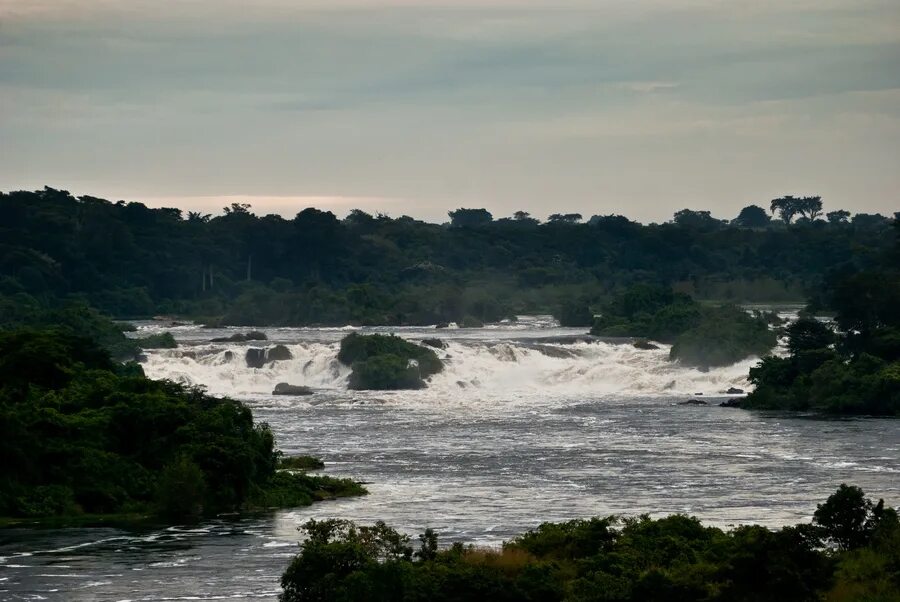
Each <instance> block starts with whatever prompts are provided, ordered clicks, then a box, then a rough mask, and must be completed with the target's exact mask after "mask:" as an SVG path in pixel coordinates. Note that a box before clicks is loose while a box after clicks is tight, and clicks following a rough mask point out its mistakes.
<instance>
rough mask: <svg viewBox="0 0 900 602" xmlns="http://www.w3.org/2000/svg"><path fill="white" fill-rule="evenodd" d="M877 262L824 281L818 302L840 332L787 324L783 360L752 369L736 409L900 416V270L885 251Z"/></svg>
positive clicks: (807, 323)
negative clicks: (831, 314) (752, 387)
mask: <svg viewBox="0 0 900 602" xmlns="http://www.w3.org/2000/svg"><path fill="white" fill-rule="evenodd" d="M897 232H898V239H897V240H898V242H897V244H898V249H900V227H898V228H897ZM882 264H883V267H881V268H879V269H873V270H868V271H865V272H852V271H851V272H844V273H841V274H835V275H832V276H831V277H829V278H828V279H827V283H826V286H825V287H824V288H823V290H822V292H821V294H820V296H819V297H818V299H817V301H816V303H817V304H820V305H824V306H825V307H828V308H830V309H832V310H834V311H835V314H836V316H835V322H836V325H837V331H835V329H833V328H832V327H831V326H830V325H827V324H823V323H821V322H818V321H816V320H811V319H800V320H798V321H797V322H795V323H793V324H791V325H789V326H788V327H787V329H786V332H787V335H788V352H789V355H788V357H787V358H783V359H766V360H764V361H763V362H762V364H760V365H759V366H757V367H755V368H752V369H751V370H750V381H751V382H752V383H753V384H754V385H755V386H756V388H755V390H754V391H753V392H752V393H750V395H748V396H747V398H746V399H745V400H743V402H742V404H741V407H745V408H753V409H784V410H811V411H816V412H823V413H828V414H871V415H880V416H898V415H900V309H898V308H900V272H898V271H897V267H896V263H895V257H893V256H892V255H891V254H890V253H887V254H885V255H884V256H883V258H882Z"/></svg>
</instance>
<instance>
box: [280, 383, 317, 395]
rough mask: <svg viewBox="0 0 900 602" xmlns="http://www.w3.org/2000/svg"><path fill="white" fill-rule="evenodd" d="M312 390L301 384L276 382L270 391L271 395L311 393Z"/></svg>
mask: <svg viewBox="0 0 900 602" xmlns="http://www.w3.org/2000/svg"><path fill="white" fill-rule="evenodd" d="M312 394H313V390H312V389H310V388H309V387H305V386H303V385H292V384H289V383H278V384H277V385H275V389H274V390H273V391H272V395H312Z"/></svg>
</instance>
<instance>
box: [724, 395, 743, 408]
mask: <svg viewBox="0 0 900 602" xmlns="http://www.w3.org/2000/svg"><path fill="white" fill-rule="evenodd" d="M743 406H744V400H743V399H742V398H740V397H735V398H733V399H727V400H725V401H723V402H722V403H720V404H719V407H720V408H741V407H743Z"/></svg>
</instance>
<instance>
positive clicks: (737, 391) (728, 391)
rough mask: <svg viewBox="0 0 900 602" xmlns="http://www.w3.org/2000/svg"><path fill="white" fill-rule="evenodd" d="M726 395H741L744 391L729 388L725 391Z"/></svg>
mask: <svg viewBox="0 0 900 602" xmlns="http://www.w3.org/2000/svg"><path fill="white" fill-rule="evenodd" d="M725 394H726V395H743V394H744V390H743V389H738V388H737V387H729V388H728V390H727V391H725Z"/></svg>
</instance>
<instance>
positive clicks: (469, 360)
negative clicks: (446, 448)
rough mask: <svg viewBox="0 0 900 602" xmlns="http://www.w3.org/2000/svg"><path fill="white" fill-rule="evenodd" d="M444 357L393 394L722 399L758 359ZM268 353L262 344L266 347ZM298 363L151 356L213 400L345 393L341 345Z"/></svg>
mask: <svg viewBox="0 0 900 602" xmlns="http://www.w3.org/2000/svg"><path fill="white" fill-rule="evenodd" d="M445 342H446V343H447V348H446V349H445V350H438V351H437V353H438V355H439V356H441V358H442V360H444V364H445V369H444V371H443V372H441V373H440V374H437V375H435V376H434V377H432V378H431V381H430V382H429V386H428V389H426V390H424V391H407V392H402V393H396V394H391V395H389V396H388V397H390V399H392V400H396V399H398V398H402V399H404V400H415V399H422V398H441V399H446V398H460V397H465V395H460V393H461V392H464V391H466V392H468V393H469V394H470V395H471V394H477V397H478V398H481V399H485V398H487V399H498V400H500V399H502V400H505V401H509V400H510V399H513V398H515V397H516V396H518V395H534V394H541V395H547V396H551V397H553V396H558V395H566V396H572V395H597V394H601V395H640V396H649V397H653V396H672V395H692V394H694V393H698V392H700V393H704V394H706V395H715V394H722V393H724V392H725V391H726V390H727V389H728V388H730V387H738V388H741V389H745V390H746V389H748V388H749V384H748V382H747V380H746V376H747V372H748V370H749V368H750V367H751V366H753V365H754V364H755V362H756V361H757V360H756V359H755V358H752V359H747V360H745V361H742V362H738V363H737V364H734V365H732V366H728V367H723V368H715V369H711V370H709V371H701V370H699V369H696V368H691V367H686V366H682V365H680V364H678V363H675V362H671V361H669V359H668V355H669V348H668V347H667V346H665V345H660V348H659V349H655V350H640V349H636V348H635V347H633V346H632V345H630V344H614V343H607V342H579V343H574V344H566V345H563V344H545V343H539V342H533V341H519V340H496V341H484V340H465V339H457V340H453V339H449V340H446V339H445ZM260 347H261V345H260ZM288 348H289V349H290V351H291V354H292V355H293V359H290V360H286V361H280V362H271V363H269V364H267V365H266V366H265V367H263V368H259V369H257V368H248V367H247V365H246V361H245V354H246V351H247V346H239V345H224V346H223V345H209V344H208V345H199V346H195V347H191V348H187V349H185V348H178V349H171V350H158V351H153V352H150V353H149V354H148V360H147V363H146V365H145V371H146V372H147V375H148V376H150V377H151V378H166V379H171V380H174V381H177V382H183V383H185V384H197V385H204V386H206V387H207V389H208V390H209V391H210V393H212V394H216V395H232V396H259V395H270V394H271V392H272V389H273V388H274V386H275V385H276V384H277V383H279V382H288V383H291V384H294V385H305V386H308V387H312V388H313V389H320V390H334V391H344V390H346V386H347V377H348V375H349V373H350V369H349V368H348V367H347V366H344V365H342V364H341V363H340V362H338V361H337V357H336V356H337V351H338V343H337V342H299V343H294V344H290V345H288Z"/></svg>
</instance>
